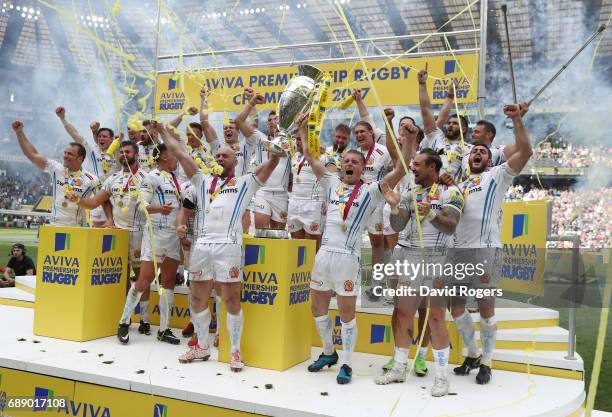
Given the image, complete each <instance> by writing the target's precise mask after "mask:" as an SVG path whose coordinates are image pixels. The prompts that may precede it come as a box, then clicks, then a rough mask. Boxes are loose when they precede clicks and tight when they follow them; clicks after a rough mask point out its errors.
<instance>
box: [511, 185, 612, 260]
mask: <svg viewBox="0 0 612 417" xmlns="http://www.w3.org/2000/svg"><path fill="white" fill-rule="evenodd" d="M506 199H507V200H522V201H529V200H542V199H552V201H553V211H552V225H551V233H552V234H554V235H575V234H578V233H580V247H582V248H592V249H601V248H610V247H612V224H611V223H610V218H611V217H612V216H611V215H612V188H610V187H604V188H599V189H594V190H586V189H584V190H559V189H549V190H543V189H539V188H532V189H531V190H529V191H527V192H525V191H524V190H523V187H522V186H520V185H518V186H514V187H511V188H510V189H509V190H508V193H507V194H506ZM571 245H572V243H571V242H549V243H548V246H549V247H571Z"/></svg>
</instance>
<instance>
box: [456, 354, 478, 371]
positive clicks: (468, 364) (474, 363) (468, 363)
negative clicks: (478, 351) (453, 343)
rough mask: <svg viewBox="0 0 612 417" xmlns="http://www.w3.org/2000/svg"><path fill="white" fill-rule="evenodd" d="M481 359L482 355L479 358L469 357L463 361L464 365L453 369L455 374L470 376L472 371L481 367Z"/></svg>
mask: <svg viewBox="0 0 612 417" xmlns="http://www.w3.org/2000/svg"><path fill="white" fill-rule="evenodd" d="M481 358H482V355H480V356H479V357H477V358H470V357H469V356H466V357H465V359H464V360H463V364H462V365H461V366H458V367H456V368H455V369H453V372H454V373H456V374H457V375H469V374H470V371H471V370H472V369H477V368H478V367H479V366H480V359H481Z"/></svg>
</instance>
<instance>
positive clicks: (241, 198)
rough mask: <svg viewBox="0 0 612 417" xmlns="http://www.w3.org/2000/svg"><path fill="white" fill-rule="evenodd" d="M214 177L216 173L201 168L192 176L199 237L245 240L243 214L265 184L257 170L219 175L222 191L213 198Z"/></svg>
mask: <svg viewBox="0 0 612 417" xmlns="http://www.w3.org/2000/svg"><path fill="white" fill-rule="evenodd" d="M214 179H215V177H214V176H211V175H204V174H202V173H201V172H198V173H196V174H195V175H194V176H193V177H191V183H192V184H193V187H194V190H193V193H194V194H195V200H196V201H195V203H196V204H197V211H196V213H197V216H198V218H197V219H196V224H197V225H198V231H197V232H196V233H195V234H196V235H197V236H198V240H197V241H198V242H201V243H236V244H242V214H243V213H244V211H245V210H246V208H247V206H248V205H249V202H250V201H251V198H252V197H253V195H255V192H256V191H257V190H258V189H259V188H261V187H262V186H263V184H262V183H261V182H260V181H259V179H258V178H257V177H256V176H255V174H246V175H242V176H238V177H232V178H231V179H229V180H228V179H227V178H221V177H219V179H218V180H217V184H216V188H217V190H218V194H217V195H216V197H214V198H212V199H211V197H213V193H212V192H211V191H213V190H211V187H212V185H213V183H214ZM211 200H212V201H211Z"/></svg>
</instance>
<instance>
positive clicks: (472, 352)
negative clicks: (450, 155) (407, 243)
mask: <svg viewBox="0 0 612 417" xmlns="http://www.w3.org/2000/svg"><path fill="white" fill-rule="evenodd" d="M504 114H506V116H508V117H509V118H511V119H512V122H513V124H514V135H515V143H514V144H513V146H514V147H515V148H516V152H514V153H513V154H512V155H511V156H510V157H509V158H508V161H507V162H505V163H503V164H501V165H497V166H495V167H493V168H490V166H491V163H492V161H491V157H492V155H491V150H490V149H489V148H488V147H487V146H485V145H484V144H476V145H474V146H473V147H472V151H471V153H470V158H469V163H470V172H471V174H470V176H469V178H468V179H467V180H466V181H465V182H463V183H461V184H459V188H460V189H461V190H462V191H463V194H464V196H465V210H464V215H463V218H462V219H461V222H460V223H459V226H457V230H456V231H455V248H454V249H453V251H452V254H451V255H452V256H451V258H452V260H451V262H461V263H464V264H469V263H472V264H473V265H476V264H479V263H480V264H482V265H483V267H484V274H483V275H482V276H471V277H467V278H465V279H463V280H459V279H458V281H457V284H456V285H462V286H468V287H473V288H496V287H497V284H498V283H499V279H500V276H501V267H502V249H501V248H502V243H501V220H502V213H501V204H502V202H503V200H504V196H505V194H506V192H507V191H508V188H509V187H510V186H511V185H512V181H513V180H514V178H515V176H516V175H518V174H519V173H520V172H521V171H522V170H523V168H524V167H525V165H526V164H527V161H529V158H530V157H531V155H532V154H533V151H532V149H531V143H530V141H529V135H528V133H527V129H526V128H525V125H524V124H523V119H522V117H521V108H520V107H519V105H516V104H510V105H506V106H504ZM489 168H490V169H489ZM476 302H477V303H478V307H479V312H480V339H481V341H482V355H481V354H480V352H479V349H478V346H477V345H476V337H475V331H474V322H473V320H472V316H471V315H470V314H469V313H468V312H467V311H466V309H465V304H466V299H465V298H459V297H454V298H453V300H452V304H451V305H452V308H451V314H452V316H453V318H454V319H455V323H456V324H457V329H458V330H459V333H460V334H461V337H462V339H463V342H464V343H465V345H466V346H467V349H468V355H467V357H466V358H465V360H464V362H463V365H461V366H459V367H457V368H455V369H454V372H455V373H456V374H457V375H467V374H469V373H470V371H471V370H472V369H476V368H479V371H478V375H476V382H477V383H478V384H486V383H488V382H489V381H490V380H491V357H492V355H493V349H494V344H495V338H496V335H497V324H496V321H495V297H493V296H488V297H483V298H477V299H476Z"/></svg>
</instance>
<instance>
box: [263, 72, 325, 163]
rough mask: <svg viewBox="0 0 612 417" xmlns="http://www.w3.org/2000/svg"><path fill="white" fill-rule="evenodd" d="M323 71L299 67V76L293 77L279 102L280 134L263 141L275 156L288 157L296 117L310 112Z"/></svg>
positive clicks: (264, 145)
mask: <svg viewBox="0 0 612 417" xmlns="http://www.w3.org/2000/svg"><path fill="white" fill-rule="evenodd" d="M322 77H323V71H321V70H319V69H318V68H315V67H313V66H311V65H298V76H297V77H293V78H292V79H291V80H290V81H289V83H287V86H286V87H285V90H284V91H283V94H281V98H280V100H279V101H278V121H279V124H278V133H277V134H276V136H275V137H274V139H272V140H267V139H262V141H261V145H262V146H263V147H264V148H265V149H266V150H267V151H269V152H271V153H273V154H274V155H277V156H280V157H283V156H287V151H288V150H289V132H291V131H292V130H293V129H294V128H295V126H294V121H295V117H296V116H297V115H298V114H299V113H305V112H308V111H309V110H310V106H311V105H312V99H313V96H314V92H315V87H316V85H317V83H318V82H319V81H320V80H321V78H322Z"/></svg>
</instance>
